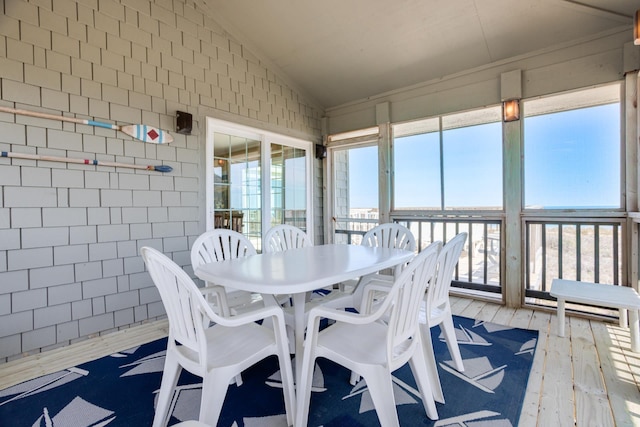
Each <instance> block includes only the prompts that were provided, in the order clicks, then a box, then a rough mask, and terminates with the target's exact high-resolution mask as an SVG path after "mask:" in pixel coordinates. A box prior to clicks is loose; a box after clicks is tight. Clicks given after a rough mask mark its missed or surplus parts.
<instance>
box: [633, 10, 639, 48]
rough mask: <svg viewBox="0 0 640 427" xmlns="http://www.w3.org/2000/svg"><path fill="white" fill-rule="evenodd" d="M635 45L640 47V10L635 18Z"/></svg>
mask: <svg viewBox="0 0 640 427" xmlns="http://www.w3.org/2000/svg"><path fill="white" fill-rule="evenodd" d="M633 44H635V45H640V9H638V10H636V14H635V15H634V16H633Z"/></svg>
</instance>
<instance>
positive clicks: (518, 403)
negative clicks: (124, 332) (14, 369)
mask: <svg viewBox="0 0 640 427" xmlns="http://www.w3.org/2000/svg"><path fill="white" fill-rule="evenodd" d="M454 324H455V326H456V332H457V334H458V342H459V343H460V351H461V353H462V357H463V359H464V365H465V372H464V373H459V372H457V371H456V370H455V369H454V368H453V362H452V361H451V358H450V357H449V352H448V350H447V347H446V344H445V342H444V341H441V339H440V329H439V328H432V330H431V332H432V337H433V344H434V349H435V352H436V359H437V361H438V369H439V374H440V380H441V382H442V388H443V392H444V397H445V399H446V404H439V403H438V404H436V406H437V409H438V414H439V416H440V419H439V420H438V421H431V420H429V419H428V418H427V417H426V414H425V412H424V408H423V406H422V404H421V402H420V398H419V393H418V392H417V387H416V385H415V382H414V381H413V377H412V375H411V371H410V369H409V367H408V366H405V367H403V368H402V369H400V370H398V371H396V372H395V373H394V376H395V380H394V383H395V398H396V404H397V409H398V414H399V418H400V424H401V425H402V426H450V425H456V426H491V427H495V426H499V427H502V426H515V425H517V423H518V418H519V416H520V411H521V409H522V401H523V399H524V395H525V389H526V386H527V380H528V378H529V372H530V371H531V363H532V361H533V356H534V353H535V348H536V343H537V340H538V332H537V331H529V330H524V329H515V328H510V327H507V326H502V325H497V324H493V323H488V322H480V321H475V320H473V319H467V318H464V317H458V316H454ZM165 349H166V339H161V340H158V341H154V342H152V343H149V344H144V345H141V346H139V347H135V348H132V349H129V350H127V351H123V352H120V353H117V354H112V355H110V356H107V357H103V358H101V359H98V360H94V361H91V362H88V363H84V364H82V365H78V366H76V367H73V368H70V369H66V370H64V371H60V372H56V373H54V374H50V375H46V376H43V377H40V378H36V379H34V380H30V381H27V382H24V383H22V384H19V385H16V386H13V387H10V388H8V389H5V390H2V391H0V426H29V427H30V426H53V427H63V426H64V427H72V426H73V427H75V426H77V427H80V426H82V427H88V426H109V427H115V426H150V425H151V421H152V420H153V413H154V402H155V397H156V392H157V391H158V388H159V387H160V379H161V376H162V368H163V363H164V350H165ZM349 375H350V372H349V371H347V370H346V369H344V368H343V367H341V366H338V365H336V364H334V363H332V362H329V361H327V360H324V359H320V360H319V361H318V365H317V367H316V378H315V379H314V389H313V390H314V392H313V393H312V396H311V408H310V414H311V415H310V418H309V426H325V427H332V426H336V427H337V426H340V427H344V426H362V427H365V426H366V427H369V426H375V425H379V423H378V420H377V417H376V414H375V410H374V408H373V405H372V403H371V398H370V396H369V393H368V392H367V389H366V384H365V382H364V381H360V382H359V383H358V384H356V386H351V385H350V384H349V381H348V380H349ZM243 380H244V384H243V385H242V386H241V387H237V386H236V385H231V386H229V391H228V394H227V398H226V400H225V404H224V407H223V410H222V414H221V417H220V422H219V425H220V426H225V427H226V426H230V427H232V426H233V427H241V426H247V427H253V426H261V427H269V426H284V425H286V418H285V416H284V402H283V399H282V389H281V388H280V384H279V372H278V364H277V359H276V358H275V357H272V358H269V359H266V360H265V361H263V362H261V363H259V364H258V365H256V366H254V367H253V368H251V369H249V370H247V371H245V372H244V373H243ZM174 405H175V408H174V411H173V417H172V419H171V421H170V423H169V424H170V425H171V424H175V423H177V422H179V421H182V420H188V419H196V418H197V417H198V410H199V405H200V379H199V378H198V377H194V376H192V375H190V374H188V373H186V372H184V371H183V374H182V376H181V377H180V381H179V392H178V393H177V394H176V397H175V399H174Z"/></svg>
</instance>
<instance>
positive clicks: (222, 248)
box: [191, 228, 264, 316]
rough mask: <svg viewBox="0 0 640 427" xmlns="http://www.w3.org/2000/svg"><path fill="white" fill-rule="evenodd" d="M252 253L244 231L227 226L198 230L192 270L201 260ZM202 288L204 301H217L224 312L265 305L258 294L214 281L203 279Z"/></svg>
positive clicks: (215, 260)
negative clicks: (227, 286) (217, 283)
mask: <svg viewBox="0 0 640 427" xmlns="http://www.w3.org/2000/svg"><path fill="white" fill-rule="evenodd" d="M255 254H256V249H255V248H254V246H253V244H252V243H251V241H250V240H249V239H248V238H247V237H246V236H245V235H244V234H242V233H238V232H237V231H233V230H229V229H226V228H216V229H214V230H211V231H207V232H205V233H203V234H201V235H200V236H199V237H198V238H197V239H196V241H195V242H194V243H193V246H192V247H191V265H192V267H193V269H194V270H195V269H197V268H198V267H200V266H201V265H203V264H207V263H211V262H218V261H224V260H227V259H234V258H239V257H245V256H249V255H255ZM202 292H203V294H204V295H205V296H206V297H207V301H209V302H210V303H212V304H216V305H217V308H218V310H219V311H220V314H222V315H223V316H230V315H232V314H238V313H241V312H247V311H250V310H252V309H254V308H256V307H263V306H264V304H263V301H262V296H261V295H259V294H252V293H250V292H245V291H240V290H237V289H228V288H225V287H223V286H219V285H216V284H215V283H209V282H206V283H205V287H204V288H203V289H202ZM256 304H257V305H256Z"/></svg>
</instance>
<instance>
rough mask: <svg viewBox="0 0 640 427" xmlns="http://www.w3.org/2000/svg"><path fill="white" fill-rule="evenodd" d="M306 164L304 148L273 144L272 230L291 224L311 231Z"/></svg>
mask: <svg viewBox="0 0 640 427" xmlns="http://www.w3.org/2000/svg"><path fill="white" fill-rule="evenodd" d="M306 161H307V160H306V153H305V150H303V149H301V148H295V147H290V146H286V145H281V144H271V174H270V179H271V220H270V225H271V226H274V225H278V224H289V225H293V226H295V227H298V228H301V229H303V230H305V231H307V167H306Z"/></svg>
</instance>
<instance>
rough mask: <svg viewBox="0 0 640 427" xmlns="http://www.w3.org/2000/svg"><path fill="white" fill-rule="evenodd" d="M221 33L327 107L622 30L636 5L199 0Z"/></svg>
mask: <svg viewBox="0 0 640 427" xmlns="http://www.w3.org/2000/svg"><path fill="white" fill-rule="evenodd" d="M204 1H205V4H206V5H207V7H208V9H209V10H210V12H211V14H212V17H213V19H215V20H216V21H217V22H218V23H220V25H222V26H223V27H224V28H225V30H227V31H228V32H229V33H230V34H231V35H232V36H234V37H235V38H236V39H237V40H238V41H239V42H241V43H242V44H243V45H244V46H245V47H246V48H248V49H249V50H251V51H252V53H253V54H254V55H256V56H257V57H258V58H260V59H261V60H263V61H265V63H266V65H267V66H268V67H269V68H271V69H273V70H274V71H277V72H278V73H279V74H281V75H282V76H284V78H285V79H286V80H287V82H288V83H289V84H292V85H293V86H294V87H295V88H296V89H297V90H299V91H301V92H302V93H303V94H305V95H306V96H310V97H311V98H312V100H314V101H315V102H317V103H318V104H319V106H321V107H324V108H331V107H335V106H338V105H343V104H345V103H349V102H352V101H356V100H360V99H365V98H367V97H368V96H372V95H377V94H380V93H384V92H387V91H391V90H394V89H398V88H402V87H406V86H410V85H413V84H416V83H419V82H424V81H428V80H432V79H436V78H439V77H442V76H446V75H449V74H453V73H457V72H460V71H463V70H468V69H473V68H475V67H479V66H482V65H485V64H489V63H492V62H496V61H501V60H505V59H507V58H511V57H515V56H519V55H523V54H526V53H529V52H532V51H537V50H540V49H545V48H548V47H550V46H554V45H560V44H566V43H569V42H571V41H573V40H580V39H588V38H591V37H594V36H597V35H598V34H605V33H607V32H611V31H615V30H621V29H624V28H628V29H629V41H631V39H632V33H631V31H632V30H631V28H632V23H633V14H634V13H635V11H636V9H638V8H640V1H638V0H582V1H570V0H322V1H320V0H268V1H267V0H204Z"/></svg>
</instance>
